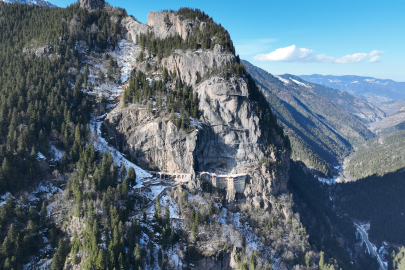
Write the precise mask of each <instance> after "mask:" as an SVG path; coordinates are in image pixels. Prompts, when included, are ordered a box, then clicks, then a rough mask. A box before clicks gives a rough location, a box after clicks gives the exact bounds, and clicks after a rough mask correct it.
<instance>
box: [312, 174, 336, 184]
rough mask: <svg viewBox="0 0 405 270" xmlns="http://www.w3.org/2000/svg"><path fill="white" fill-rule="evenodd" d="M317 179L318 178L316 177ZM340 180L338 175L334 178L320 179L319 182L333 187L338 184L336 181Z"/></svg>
mask: <svg viewBox="0 0 405 270" xmlns="http://www.w3.org/2000/svg"><path fill="white" fill-rule="evenodd" d="M314 177H316V176H314ZM337 178H338V175H336V176H334V177H333V178H322V177H318V181H319V182H321V183H324V184H327V185H333V184H336V179H337Z"/></svg>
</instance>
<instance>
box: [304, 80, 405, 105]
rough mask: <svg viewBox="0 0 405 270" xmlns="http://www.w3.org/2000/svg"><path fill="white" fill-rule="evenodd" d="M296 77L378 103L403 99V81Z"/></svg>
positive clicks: (404, 85) (404, 97) (404, 95)
mask: <svg viewBox="0 0 405 270" xmlns="http://www.w3.org/2000/svg"><path fill="white" fill-rule="evenodd" d="M298 77H300V78H302V79H304V80H306V81H309V82H312V83H317V84H321V85H324V86H328V87H332V88H335V89H339V90H344V91H346V92H349V93H351V94H353V95H355V96H357V97H361V98H364V99H366V100H367V101H369V102H371V103H374V104H378V103H382V102H389V101H394V100H399V99H405V82H395V81H393V80H384V79H377V78H373V77H362V76H354V75H344V76H334V75H320V74H313V75H299V76H298Z"/></svg>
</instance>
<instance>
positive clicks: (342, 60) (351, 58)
mask: <svg viewBox="0 0 405 270" xmlns="http://www.w3.org/2000/svg"><path fill="white" fill-rule="evenodd" d="M367 56H368V54H367V53H355V54H352V55H350V54H348V55H346V56H343V57H339V58H337V59H336V60H335V62H336V63H339V64H348V63H355V62H360V61H361V60H363V59H364V58H366V57H367Z"/></svg>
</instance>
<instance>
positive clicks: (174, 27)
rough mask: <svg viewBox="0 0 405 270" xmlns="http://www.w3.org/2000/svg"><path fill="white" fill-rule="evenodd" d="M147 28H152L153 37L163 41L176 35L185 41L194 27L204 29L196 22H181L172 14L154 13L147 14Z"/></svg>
mask: <svg viewBox="0 0 405 270" xmlns="http://www.w3.org/2000/svg"><path fill="white" fill-rule="evenodd" d="M147 24H148V25H149V26H151V27H152V28H153V32H154V34H155V37H157V38H161V39H164V38H166V37H168V36H175V35H176V34H177V35H179V36H181V37H182V38H183V39H186V38H187V37H188V36H189V35H190V34H191V33H192V32H193V31H194V29H195V28H196V27H198V28H200V29H201V28H205V26H204V24H200V21H198V20H181V19H180V18H179V16H177V15H176V14H175V13H174V12H168V11H165V12H155V11H151V12H149V14H148V23H147Z"/></svg>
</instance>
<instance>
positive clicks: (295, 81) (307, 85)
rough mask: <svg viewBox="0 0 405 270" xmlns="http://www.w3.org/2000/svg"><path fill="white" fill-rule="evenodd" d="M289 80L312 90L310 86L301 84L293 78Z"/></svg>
mask: <svg viewBox="0 0 405 270" xmlns="http://www.w3.org/2000/svg"><path fill="white" fill-rule="evenodd" d="M290 80H292V81H293V82H295V83H296V84H298V85H301V86H304V87H306V88H312V87H311V86H309V85H306V84H305V83H302V82H300V81H297V80H294V79H293V78H290Z"/></svg>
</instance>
